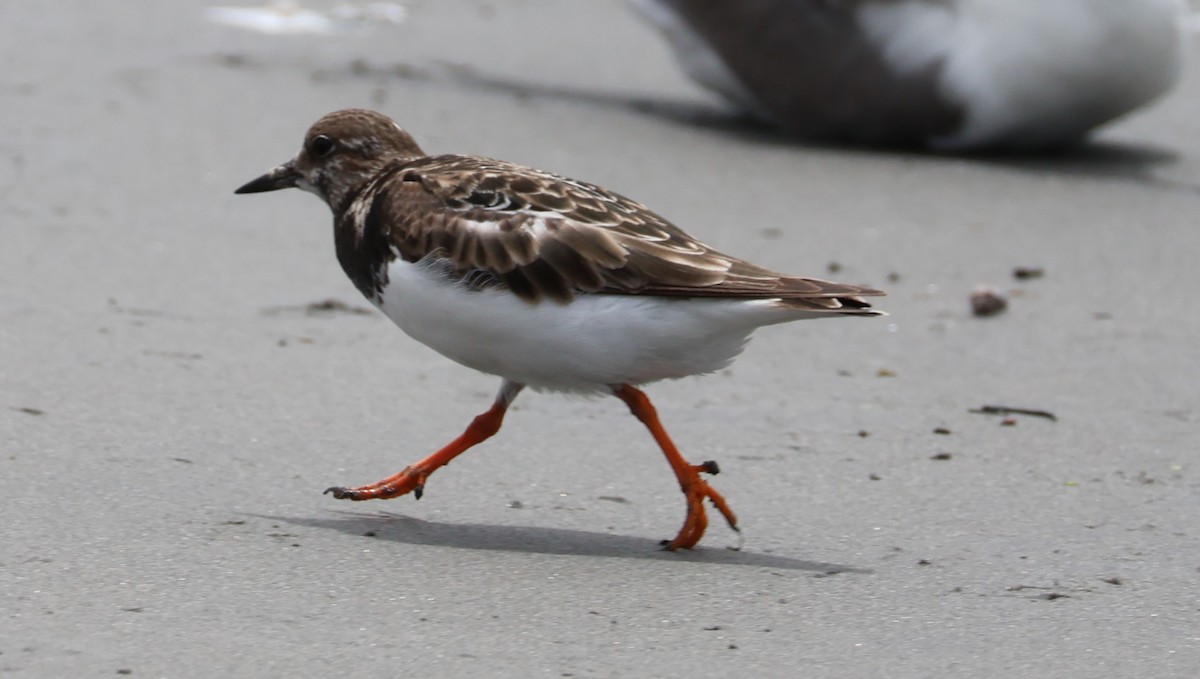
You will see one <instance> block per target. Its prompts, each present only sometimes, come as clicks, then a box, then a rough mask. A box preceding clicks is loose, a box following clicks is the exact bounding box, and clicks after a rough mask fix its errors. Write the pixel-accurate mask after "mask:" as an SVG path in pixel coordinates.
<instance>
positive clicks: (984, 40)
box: [633, 0, 1185, 150]
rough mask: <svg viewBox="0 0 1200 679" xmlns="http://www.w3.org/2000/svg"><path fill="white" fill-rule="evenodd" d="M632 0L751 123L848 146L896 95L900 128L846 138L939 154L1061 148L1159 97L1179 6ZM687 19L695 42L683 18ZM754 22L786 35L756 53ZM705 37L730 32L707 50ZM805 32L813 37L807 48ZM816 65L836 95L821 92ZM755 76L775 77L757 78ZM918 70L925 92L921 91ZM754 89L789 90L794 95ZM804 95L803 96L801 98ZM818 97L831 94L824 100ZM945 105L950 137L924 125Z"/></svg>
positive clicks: (1131, 1) (1120, 0)
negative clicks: (755, 119) (833, 83)
mask: <svg viewBox="0 0 1200 679" xmlns="http://www.w3.org/2000/svg"><path fill="white" fill-rule="evenodd" d="M633 1H634V4H635V5H636V6H637V7H638V8H639V9H640V10H642V11H643V13H644V14H645V15H646V16H647V18H649V19H650V20H651V21H652V22H653V23H654V24H655V25H657V26H658V27H659V28H660V29H661V31H662V32H663V33H664V35H666V37H667V38H668V41H669V43H670V44H671V46H672V48H673V49H674V51H675V54H676V57H677V58H678V60H679V61H680V63H681V64H682V65H683V68H684V70H685V71H686V72H687V73H688V75H689V76H690V77H692V78H693V79H694V80H696V81H697V82H698V83H700V84H702V85H704V86H705V87H708V88H710V89H712V90H714V91H716V92H718V93H720V94H721V95H723V96H724V97H725V98H727V99H729V100H730V101H732V102H734V103H735V104H737V105H738V106H740V107H742V108H745V109H747V110H749V111H750V112H752V113H755V114H757V115H759V116H760V117H762V118H765V119H768V120H772V121H774V122H776V123H779V124H781V125H783V126H784V127H793V128H796V129H800V130H801V131H804V130H814V129H816V130H829V131H830V132H832V131H835V130H836V131H837V135H838V136H839V137H841V138H848V139H854V138H855V137H856V132H855V129H854V127H853V121H854V120H856V119H857V118H858V117H859V116H861V117H862V119H863V120H864V121H867V120H872V119H873V116H877V115H879V116H887V115H888V112H889V111H890V109H889V108H888V107H890V106H893V105H895V102H894V101H892V100H891V99H890V97H892V96H894V95H896V94H897V93H900V95H901V96H900V98H901V99H902V100H904V99H905V97H907V100H906V104H905V105H906V106H911V107H913V108H906V109H904V112H903V114H901V115H900V116H899V117H900V118H903V119H904V120H906V121H907V122H905V123H896V124H895V125H896V127H895V128H894V129H892V130H891V131H890V132H889V133H887V134H885V135H876V136H866V135H873V134H874V132H873V131H869V132H868V131H864V132H863V133H862V134H863V135H864V136H862V137H861V138H860V140H865V141H888V140H889V139H891V140H893V141H896V140H907V141H919V142H920V143H924V144H927V145H929V146H931V147H934V148H940V149H946V150H966V149H974V148H982V147H1016V148H1032V147H1041V146H1048V145H1051V146H1052V145H1059V144H1063V143H1067V142H1071V141H1074V140H1076V139H1078V138H1079V137H1081V136H1082V135H1084V134H1086V133H1087V132H1088V131H1089V130H1091V129H1093V128H1095V127H1096V126H1099V125H1102V124H1104V123H1106V122H1108V121H1110V120H1112V119H1114V118H1116V117H1119V116H1121V115H1123V114H1125V113H1128V112H1129V111H1132V110H1134V109H1136V108H1138V107H1140V106H1143V105H1145V104H1147V103H1148V102H1151V101H1153V100H1154V99H1156V98H1157V97H1159V96H1161V95H1162V94H1164V93H1165V92H1167V91H1168V90H1169V89H1170V88H1171V87H1172V86H1173V85H1174V84H1175V83H1176V81H1177V80H1178V78H1179V74H1180V70H1181V65H1182V61H1183V59H1182V57H1183V50H1184V48H1185V41H1184V39H1183V36H1182V34H1181V33H1182V31H1181V21H1182V17H1183V16H1184V5H1183V2H1182V0H841V1H840V2H834V3H830V2H827V1H824V0H775V1H774V2H770V3H767V2H743V3H727V4H725V5H722V6H721V9H720V10H719V11H720V12H721V13H723V14H722V15H721V16H718V15H716V14H715V12H717V11H718V10H714V9H713V7H714V6H715V5H714V4H713V3H705V2H703V0H696V1H695V2H693V1H692V0H633ZM701 15H703V16H704V17H705V18H704V20H705V21H708V22H709V23H708V24H707V26H708V27H707V29H706V30H707V31H708V33H707V35H706V34H705V30H702V29H700V28H698V27H697V25H696V23H695V22H697V21H700V19H698V17H700V16H701ZM714 17H715V18H716V19H717V23H716V24H715V25H713V21H712V20H713V18H714ZM830 17H840V18H841V20H828V19H829V18H830ZM764 21H765V22H769V23H770V25H771V27H772V30H774V31H777V32H780V33H786V32H787V31H789V30H793V33H792V34H791V35H792V36H793V38H794V39H793V40H792V41H791V42H790V43H789V42H787V41H782V42H776V43H773V44H772V46H771V47H770V48H769V49H765V48H763V47H762V46H763V45H764V43H763V42H762V41H760V40H757V39H756V38H755V37H754V35H753V33H754V31H755V30H757V29H756V28H755V27H761V26H762V25H763V23H762V22H764ZM792 26H794V29H792V28H789V27H792ZM713 31H723V32H726V33H727V34H730V35H731V34H732V33H736V32H742V33H744V35H743V36H742V37H733V38H731V37H730V36H729V35H726V36H723V37H725V38H727V39H726V40H723V41H715V40H714V39H713V35H712V32H713ZM830 33H832V35H831V34H830ZM818 36H819V37H820V39H824V40H826V42H822V43H820V45H821V46H820V47H819V48H814V47H813V46H812V45H813V44H816V43H818V42H819V41H818V40H815V39H814V38H817V37H818ZM864 38H865V41H866V42H865V43H864V42H862V40H863V39H864ZM715 42H721V43H722V45H721V49H718V48H717V47H715V46H714V43H715ZM789 44H791V45H794V46H795V50H794V51H792V48H791V47H788V45H789ZM858 46H865V47H864V49H866V50H868V51H870V50H873V51H875V52H876V53H877V54H878V55H879V57H880V58H881V59H882V64H883V65H884V66H885V67H886V69H890V71H891V75H886V74H883V73H881V72H880V71H879V70H877V67H876V66H875V65H874V63H873V60H871V59H863V58H862V55H861V54H860V53H856V52H854V51H853V50H854V49H855V48H856V47H858ZM722 49H723V50H724V51H725V53H724V54H722ZM813 49H817V50H818V51H819V52H820V54H819V55H814V54H813ZM734 52H736V54H734ZM850 55H854V56H850ZM818 57H819V64H818V68H817V69H816V70H815V71H805V70H803V69H799V68H796V66H797V60H805V61H806V62H812V61H813V60H814V59H817V58H818ZM730 63H737V64H739V65H740V68H741V69H745V70H746V72H743V73H739V72H738V69H735V68H731V66H730ZM825 64H828V67H829V68H830V69H834V70H831V71H826V73H833V74H834V75H833V79H834V80H837V81H840V82H842V83H844V84H845V86H846V88H847V89H845V90H841V91H839V90H838V89H837V88H836V87H835V88H834V89H833V90H828V91H827V90H824V89H822V88H824V87H826V86H828V82H827V81H820V77H821V76H822V75H823V74H821V73H820V70H821V68H822V67H824V65H825ZM750 71H753V72H755V73H758V74H759V75H758V76H752V77H751V80H754V79H755V78H757V83H758V84H757V88H758V90H757V91H755V88H754V87H749V86H748V85H747V82H748V81H747V76H748V75H750V73H749V72H750ZM763 72H772V73H774V74H775V75H773V76H771V77H769V78H762V77H759V76H761V73H763ZM930 74H934V77H935V83H934V86H933V87H932V88H927V87H926V84H927V82H926V81H925V80H924V78H926V77H928V76H929V75H930ZM910 76H912V78H911V80H909V78H910ZM864 82H867V83H873V84H874V85H875V87H874V88H872V87H863V86H862V83H864ZM762 88H792V89H795V90H796V92H797V95H796V96H782V97H781V96H779V94H778V93H777V92H772V93H768V92H764V91H763V89H762ZM809 88H813V89H812V96H801V95H803V94H804V93H805V92H806V91H808V90H809ZM830 92H834V93H835V94H836V95H837V96H834V97H830V96H825V95H827V94H829V93H830ZM914 98H916V99H921V98H930V102H929V105H928V107H927V109H925V111H924V113H922V114H920V115H915V116H911V117H906V116H909V115H910V114H911V113H912V111H913V110H914V108H915V109H919V108H920V104H913V102H914ZM772 100H773V101H774V102H775V104H774V105H770V104H766V103H764V102H768V101H772ZM827 102H832V103H831V104H830V105H831V108H830V109H825V108H824V106H825V105H826V103H827ZM955 108H957V109H958V110H960V111H961V118H960V120H959V121H958V123H957V124H956V125H955V126H954V129H953V130H952V131H950V132H948V133H947V132H931V131H928V130H926V129H925V127H924V126H926V125H933V124H934V123H932V122H931V121H932V120H933V117H934V116H941V115H945V113H946V110H947V109H955ZM909 124H911V126H906V125H909ZM862 127H863V129H864V130H867V129H868V128H870V126H869V125H863V126H862Z"/></svg>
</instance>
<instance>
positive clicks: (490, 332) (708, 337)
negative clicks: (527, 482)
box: [379, 259, 800, 392]
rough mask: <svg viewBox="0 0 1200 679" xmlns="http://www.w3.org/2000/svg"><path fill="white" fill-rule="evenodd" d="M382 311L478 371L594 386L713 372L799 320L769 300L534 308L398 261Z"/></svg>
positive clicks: (581, 301)
mask: <svg viewBox="0 0 1200 679" xmlns="http://www.w3.org/2000/svg"><path fill="white" fill-rule="evenodd" d="M379 307H380V308H381V309H382V310H383V312H384V313H385V314H386V315H387V316H388V317H389V318H391V319H392V320H393V321H394V322H395V323H396V324H397V325H399V326H400V328H401V329H402V330H404V332H406V333H408V334H409V335H410V336H412V337H413V338H414V339H416V340H418V341H419V342H421V343H423V344H425V345H427V346H429V347H430V348H432V349H434V350H435V351H437V352H439V353H441V354H442V355H444V356H446V357H448V358H450V359H452V360H454V361H457V362H458V363H461V364H463V365H465V366H468V367H471V368H474V369H475V370H479V371H481V372H485V373H489V374H492V375H498V376H500V377H504V378H506V379H509V380H512V381H514V382H520V383H522V384H526V385H529V386H531V387H534V388H541V389H550V390H560V391H582V392H589V391H597V390H601V389H604V388H605V387H606V385H612V384H643V383H646V382H653V381H656V380H662V379H670V378H677V377H684V376H687V375H694V374H698V373H705V372H712V371H714V370H719V369H720V368H723V367H725V366H726V365H728V364H729V363H730V361H732V360H733V359H734V358H735V357H736V356H737V355H738V354H739V353H741V350H742V348H743V346H744V345H745V343H746V340H747V339H748V338H749V336H750V333H751V331H753V330H754V328H756V327H758V326H760V325H766V324H768V323H775V322H782V321H786V320H796V319H798V318H799V317H800V316H798V315H797V314H795V313H787V312H781V311H780V310H778V309H777V308H775V307H774V306H773V305H771V303H770V302H769V301H766V300H758V301H744V300H720V299H669V298H662V297H652V296H639V295H580V296H577V297H576V298H575V300H574V301H572V302H571V303H570V304H566V305H561V304H556V303H554V302H549V301H543V302H541V303H539V304H531V303H529V302H525V301H522V300H520V299H518V298H517V297H515V296H514V295H512V294H511V293H509V292H507V291H506V290H503V289H485V290H468V289H467V288H466V287H465V286H463V285H461V284H458V283H456V282H453V281H450V280H448V279H446V278H445V277H444V276H442V275H441V274H440V273H438V272H436V271H434V270H431V269H430V268H429V267H428V266H426V265H424V264H420V263H417V264H412V263H408V262H404V261H403V260H400V259H397V260H395V261H394V262H392V264H391V265H390V266H389V268H388V285H387V287H386V288H385V289H384V291H383V294H382V296H381V299H380V301H379Z"/></svg>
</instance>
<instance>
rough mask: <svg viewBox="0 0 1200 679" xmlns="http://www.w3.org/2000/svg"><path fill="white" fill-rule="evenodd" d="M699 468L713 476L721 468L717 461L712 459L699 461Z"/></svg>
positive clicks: (718, 472) (719, 471)
mask: <svg viewBox="0 0 1200 679" xmlns="http://www.w3.org/2000/svg"><path fill="white" fill-rule="evenodd" d="M700 468H701V469H702V470H704V471H706V472H708V473H709V474H712V475H713V476H716V475H717V474H720V473H721V468H720V467H718V466H717V463H716V462H714V461H713V460H707V461H705V462H701V463H700Z"/></svg>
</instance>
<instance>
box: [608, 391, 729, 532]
mask: <svg viewBox="0 0 1200 679" xmlns="http://www.w3.org/2000/svg"><path fill="white" fill-rule="evenodd" d="M613 394H614V395H616V397H617V398H619V399H621V400H622V401H624V402H625V405H627V406H629V410H630V411H631V412H633V414H634V416H635V417H637V418H638V419H639V420H641V421H642V424H644V425H646V428H647V429H649V430H650V434H651V435H652V436H653V437H654V440H655V441H656V442H657V443H658V447H659V448H662V451H663V455H666V456H667V462H669V463H670V465H671V469H673V470H674V471H675V476H676V478H678V479H679V488H680V489H681V490H682V491H683V494H684V496H686V497H687V518H686V519H684V521H683V528H680V529H679V534H678V535H676V536H675V539H674V540H671V541H669V542H665V543H664V544H665V548H666V549H669V550H672V551H674V550H676V549H691V548H692V547H695V546H696V543H697V542H700V538H701V537H703V536H704V529H705V528H707V527H708V517H707V516H706V515H705V513H704V499H705V498H708V499H709V500H711V501H712V503H713V506H714V507H716V508H717V510H718V511H720V512H721V515H722V516H724V517H725V520H726V521H728V522H729V527H730V528H732V529H733V530H735V531H736V530H737V529H738V527H737V517H736V516H734V515H733V510H731V509H730V508H729V505H728V504H727V503H726V502H725V498H723V497H721V494H720V493H718V492H717V491H715V490H713V489H712V488H711V487H710V486H709V485H708V482H706V481H705V480H704V479H702V478H700V472H706V473H708V474H713V475H716V474H717V473H718V472H719V471H720V469H719V468H718V467H717V463H716V462H704V463H702V464H688V461H687V460H685V459H683V455H680V454H679V449H678V448H676V447H675V444H674V443H673V442H672V441H671V438H670V437H669V436H667V430H665V429H663V426H662V423H661V422H659V421H658V413H657V412H655V410H654V406H653V405H651V404H650V399H649V398H647V397H646V395H645V394H643V393H642V392H641V391H640V390H638V389H635V388H634V387H631V386H629V385H628V384H622V385H619V386H614V387H613Z"/></svg>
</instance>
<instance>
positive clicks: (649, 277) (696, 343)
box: [237, 109, 883, 550]
mask: <svg viewBox="0 0 1200 679" xmlns="http://www.w3.org/2000/svg"><path fill="white" fill-rule="evenodd" d="M291 187H295V188H300V189H304V190H306V191H310V192H312V193H315V194H316V195H318V196H320V197H321V198H322V199H323V200H324V201H325V202H326V203H328V204H329V207H330V208H331V209H332V210H333V217H334V241H335V243H336V246H337V257H338V261H339V262H340V263H341V265H342V268H343V269H344V270H345V272H346V274H347V275H348V276H349V277H350V280H352V281H353V282H354V285H355V286H356V287H357V288H358V289H359V290H360V291H361V292H362V293H363V294H364V295H366V296H367V298H368V299H370V300H371V301H372V302H373V303H374V304H375V305H376V306H377V307H379V308H380V309H381V310H382V311H383V313H384V314H386V315H387V316H388V318H391V319H392V320H393V321H394V322H395V323H396V324H397V325H399V326H400V328H401V329H402V330H404V331H405V332H406V333H408V334H409V335H410V336H412V337H413V338H415V339H417V340H418V341H420V342H422V343H424V344H426V345H427V346H429V347H431V348H433V349H434V350H436V351H438V352H439V353H441V354H442V355H444V356H446V357H448V358H450V359H452V360H454V361H457V362H459V363H461V364H463V365H465V366H467V367H470V368H474V369H475V370H479V371H481V372H484V373H488V374H491V375H496V376H498V377H500V378H501V379H502V380H503V381H502V383H501V386H500V392H499V394H498V395H497V396H496V400H495V402H494V403H493V404H492V407H491V408H490V409H489V410H487V411H486V412H484V413H483V414H481V415H479V416H478V417H476V418H475V419H474V421H472V422H471V424H470V425H469V426H468V427H467V429H466V431H464V432H463V433H462V435H460V436H459V437H458V438H456V439H454V440H453V441H451V442H450V443H449V444H447V445H446V446H445V447H444V448H442V449H441V450H439V451H437V452H436V453H433V454H432V455H430V456H428V457H426V458H425V459H423V460H421V461H419V462H417V463H415V464H412V465H410V466H408V467H406V468H405V469H404V470H403V471H401V472H400V473H398V474H395V475H393V476H390V477H388V478H386V479H383V480H381V481H378V482H376V483H371V484H368V485H365V486H359V487H355V488H342V487H336V488H330V489H328V490H327V491H326V492H327V493H332V494H333V496H334V497H336V498H339V499H347V500H372V499H385V498H393V497H397V496H400V495H404V494H405V493H410V492H411V493H413V494H414V495H415V496H416V497H418V498H420V497H421V494H422V492H423V491H424V488H425V482H426V479H428V477H429V475H430V474H432V473H433V472H434V470H436V469H437V468H439V467H441V466H442V465H444V464H446V463H447V462H449V461H450V460H452V459H454V458H455V457H456V456H458V455H459V454H461V453H462V452H463V451H465V450H467V449H468V448H470V447H471V446H474V445H475V444H477V443H480V442H481V441H483V440H485V439H487V438H489V437H490V436H492V435H493V434H495V433H496V432H497V431H498V430H499V429H500V424H501V421H502V420H503V418H504V413H505V411H506V410H507V409H508V406H509V405H510V404H511V403H512V402H513V399H515V398H516V397H517V394H518V393H520V391H521V390H522V389H523V388H525V387H526V386H529V387H533V388H534V389H545V390H550V391H566V392H576V393H589V394H595V393H611V394H613V395H614V396H616V397H617V398H619V399H621V400H622V401H624V402H625V404H626V405H627V406H629V409H630V410H631V411H632V412H633V414H634V415H635V416H636V417H637V418H638V419H639V420H641V421H642V423H643V424H645V426H646V427H647V428H648V429H649V430H650V434H651V435H652V436H653V437H654V440H655V441H656V442H657V443H658V445H659V447H660V448H662V452H663V454H665V455H666V457H667V461H668V462H669V463H670V465H671V468H672V469H673V470H674V471H675V475H676V477H677V478H678V479H679V485H680V487H681V489H682V490H683V493H684V495H685V496H686V498H687V518H686V520H685V521H684V524H683V527H682V528H681V529H680V531H679V534H678V535H676V536H675V538H674V539H672V540H670V541H666V542H665V545H666V548H667V549H672V550H673V549H679V548H691V547H692V546H694V545H695V544H696V543H697V542H698V541H699V540H700V538H701V536H702V535H703V534H704V529H705V528H706V526H707V523H708V520H707V518H706V516H705V512H704V505H703V502H704V500H705V499H708V500H710V501H711V502H712V503H713V505H714V506H715V507H716V508H717V509H718V510H719V511H720V512H721V514H722V515H723V516H724V517H725V520H726V521H728V522H729V525H730V527H732V528H733V529H734V530H737V519H736V518H735V517H734V514H733V511H732V510H731V509H730V508H729V505H728V504H727V503H726V502H725V499H724V498H723V497H722V496H721V494H720V493H718V492H717V491H715V490H713V488H712V487H711V486H709V484H708V483H707V482H706V481H705V480H704V479H703V478H701V476H700V473H701V472H705V473H708V474H716V473H717V472H718V468H717V465H716V463H713V462H704V463H702V464H689V463H688V462H687V460H685V459H684V458H683V456H682V455H681V454H680V453H679V451H678V450H677V449H676V447H675V445H674V444H673V443H672V442H671V439H670V438H669V437H668V436H667V432H666V430H665V429H663V426H662V424H661V423H660V422H659V419H658V416H657V415H656V414H655V410H654V407H653V406H652V405H651V404H650V399H649V398H647V397H646V395H645V394H644V393H643V392H642V391H641V390H640V389H638V386H639V385H642V384H646V383H649V382H655V381H657V380H664V379H670V378H676V377H685V376H687V375H696V374H700V373H708V372H712V371H714V370H718V369H720V368H722V367H724V366H726V365H728V364H729V363H730V362H731V361H733V359H734V358H735V357H736V356H737V355H738V354H739V353H741V351H742V347H743V346H744V345H745V343H746V341H747V339H748V338H749V336H750V333H751V332H753V331H754V330H755V329H756V328H758V327H759V326H764V325H771V324H775V323H786V322H788V321H798V320H802V319H807V318H828V317H831V316H872V315H877V314H880V313H881V312H879V311H876V310H873V309H871V308H870V305H869V304H867V303H866V302H865V301H864V300H863V297H864V296H868V295H882V294H883V293H882V292H880V291H878V290H874V289H871V288H866V287H861V286H857V285H845V284H842V283H829V282H826V281H821V280H815V279H812V278H800V277H797V276H787V275H784V274H779V273H775V272H773V271H770V270H767V269H764V268H762V267H759V266H755V265H754V264H750V263H749V262H745V261H742V260H740V259H737V258H735V257H730V256H729V255H726V254H723V253H721V252H718V251H716V250H714V249H713V248H711V247H709V246H707V245H704V244H703V243H701V242H699V241H697V240H696V239H695V238H692V237H691V236H689V235H688V234H686V233H684V232H683V231H682V230H680V229H679V228H678V227H676V226H675V225H673V224H671V223H670V222H668V221H667V220H665V219H663V218H662V217H660V216H658V215H657V214H655V213H654V212H651V211H650V210H649V209H648V208H646V207H645V206H643V205H641V204H639V203H636V202H634V201H632V200H630V199H628V198H625V197H624V196H620V195H618V194H616V193H613V192H612V191H609V190H607V189H604V188H601V187H599V186H596V185H594V184H588V183H586V182H581V181H576V180H574V179H568V178H566V177H560V176H557V175H553V174H549V173H547V172H542V171H540V170H534V169H532V168H528V167H522V166H520V165H515V164H513V163H506V162H504V161H500V160H492V159H489V158H480V157H475V156H458V155H442V156H428V155H426V154H425V152H424V151H422V150H421V148H420V147H419V146H417V143H416V142H415V141H413V138H412V137H411V136H409V134H408V133H407V132H405V131H404V130H403V129H401V128H400V126H398V125H397V124H396V123H394V122H392V120H391V119H389V118H388V117H387V116H384V115H382V114H380V113H376V112H374V111H365V110H357V109H352V110H344V111H337V112H335V113H330V114H329V115H327V116H325V117H324V118H321V119H320V120H318V121H317V122H316V123H315V124H313V126H312V127H311V128H310V129H309V130H308V133H307V134H306V135H305V137H304V145H303V147H302V148H301V149H300V152H299V154H298V155H296V157H295V158H293V159H292V160H289V161H288V162H286V163H284V164H282V165H280V166H278V167H276V168H275V169H273V170H271V171H270V172H268V173H266V174H265V175H263V176H261V177H259V178H258V179H255V180H254V181H251V182H250V183H248V184H246V185H245V186H242V187H241V188H239V189H238V190H237V193H259V192H262V191H275V190H277V189H286V188H291Z"/></svg>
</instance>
